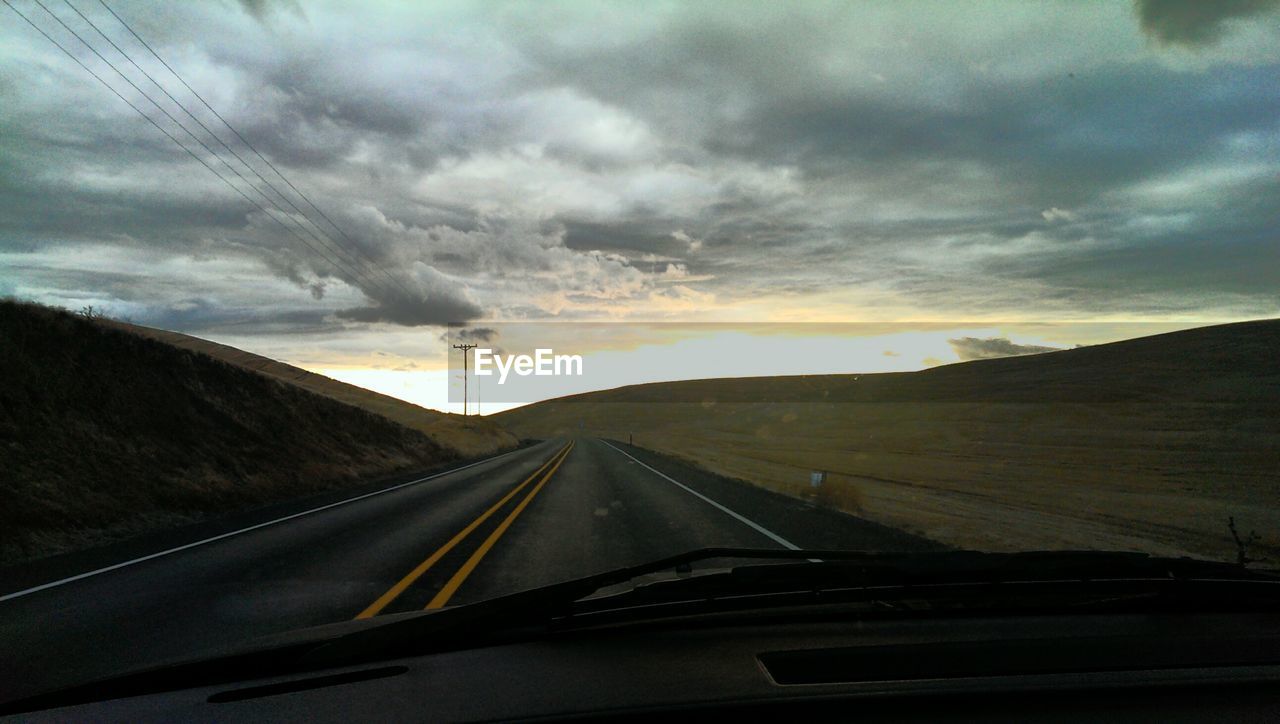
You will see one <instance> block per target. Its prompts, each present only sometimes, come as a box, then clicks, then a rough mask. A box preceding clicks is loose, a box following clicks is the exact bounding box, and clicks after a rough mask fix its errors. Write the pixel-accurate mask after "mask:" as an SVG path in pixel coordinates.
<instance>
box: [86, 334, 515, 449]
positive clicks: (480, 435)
mask: <svg viewBox="0 0 1280 724" xmlns="http://www.w3.org/2000/svg"><path fill="white" fill-rule="evenodd" d="M103 323H104V324H109V325H112V326H115V327H117V328H120V329H124V330H127V331H130V332H133V333H135V334H140V335H142V336H144V337H150V338H152V339H157V340H159V341H161V342H164V343H166V344H171V345H173V346H175V347H180V348H182V349H189V350H192V351H194V352H200V353H202V354H207V355H209V356H211V357H215V358H217V359H220V360H222V361H224V362H229V363H231V364H233V365H236V366H238V367H244V368H246V369H250V370H253V371H255V372H259V373H261V374H264V375H267V376H269V377H273V378H275V379H277V380H280V381H281V382H287V383H289V384H291V385H295V386H297V387H301V388H302V389H304V390H307V391H308V392H314V393H316V394H319V395H324V396H325V397H329V398H332V399H334V400H337V401H338V402H342V403H345V404H348V405H354V406H356V407H360V408H363V409H365V410H368V411H369V412H373V413H376V414H378V415H382V416H383V417H386V418H388V419H390V420H394V421H396V422H398V423H400V424H401V425H404V426H405V427H408V428H412V429H414V430H417V431H419V432H422V433H424V434H426V436H427V437H429V438H431V439H432V440H435V441H436V442H438V443H440V445H442V446H444V447H446V448H449V449H452V450H455V451H457V452H458V453H459V454H461V455H463V456H464V457H473V456H479V455H489V454H491V453H494V452H497V451H499V450H505V449H507V448H510V447H514V446H515V445H516V444H517V443H518V441H517V440H516V439H515V437H513V436H512V435H511V434H510V433H509V432H507V431H506V430H505V429H503V428H502V427H500V426H498V425H495V424H493V423H492V422H490V421H489V420H487V419H485V418H482V417H479V416H475V415H472V416H466V417H464V416H462V415H455V414H450V413H445V412H439V411H436V410H428V409H426V408H424V407H419V406H418V405H415V404H413V403H410V402H405V401H404V400H401V399H397V398H395V397H391V396H389V395H383V394H380V393H378V392H374V391H372V390H366V389H365V388H363V387H357V386H355V385H349V384H347V383H345V382H339V381H338V380H335V379H333V378H331V377H325V376H324V375H318V374H316V373H314V372H308V371H307V370H304V369H300V368H298V367H294V366H293V365H288V364H285V363H284V362H278V361H276V360H273V359H270V358H268V357H263V356H261V355H257V354H253V353H252V352H246V351H244V350H242V349H237V348H235V347H229V346H227V345H225V344H218V343H217V342H211V341H209V340H207V339H200V338H199V337H192V336H190V335H186V334H180V333H178V332H170V331H167V330H163V329H153V328H151V327H140V326H137V325H133V324H126V323H124V322H117V321H111V320H103Z"/></svg>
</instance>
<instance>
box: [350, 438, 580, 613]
mask: <svg viewBox="0 0 1280 724" xmlns="http://www.w3.org/2000/svg"><path fill="white" fill-rule="evenodd" d="M573 445H574V443H572V442H570V443H569V444H568V445H565V446H564V447H563V448H561V449H560V450H559V451H557V452H556V454H555V455H552V456H551V459H549V460H547V461H546V462H545V463H543V464H542V465H541V466H540V467H539V468H538V469H537V470H535V471H533V474H532V475H530V476H529V477H527V478H525V479H524V482H522V483H520V484H519V485H517V486H516V487H515V488H513V489H512V490H511V492H509V493H507V494H506V495H504V496H502V499H501V500H499V501H498V502H496V503H494V504H493V505H492V506H490V507H489V509H488V510H486V511H485V512H483V513H481V514H480V517H478V518H476V519H475V520H473V521H471V523H469V524H468V525H467V527H465V528H463V529H462V530H460V531H458V533H457V535H455V536H453V537H452V538H450V539H449V542H447V543H445V544H444V545H442V546H440V548H439V549H437V550H436V552H435V553H432V554H431V555H430V556H428V557H427V559H426V560H424V561H423V562H421V563H419V564H418V565H417V567H415V568H414V569H413V570H412V571H409V574H408V575H406V576H405V577H404V578H401V579H400V581H399V582H397V583H396V585H394V586H392V587H391V588H389V589H387V592H386V593H384V594H382V595H381V596H379V597H378V600H376V601H374V602H373V603H371V604H369V607H368V608H366V609H365V610H363V611H361V612H360V615H358V616H356V618H357V619H361V618H371V617H373V616H376V615H378V614H379V613H380V612H381V611H382V609H384V608H386V607H387V605H388V604H390V603H391V602H392V601H394V600H395V599H396V597H397V596H399V595H400V594H401V593H404V592H405V589H407V588H409V586H411V585H413V582H414V581H416V580H418V579H419V578H421V577H422V574H424V573H426V572H427V571H428V570H430V569H431V567H432V566H434V565H435V564H436V563H438V562H439V561H440V559H441V558H444V557H445V555H446V554H447V553H448V552H449V551H451V550H453V549H454V547H456V546H457V545H458V544H459V543H461V542H462V541H463V540H465V539H466V537H467V536H469V535H471V533H472V532H474V531H475V529H476V528H479V527H480V526H481V525H482V524H483V523H484V522H485V521H486V520H488V519H489V518H490V517H491V516H492V515H493V514H494V513H496V512H498V511H499V510H501V509H502V506H504V505H506V504H507V503H508V502H510V500H511V499H512V498H514V497H515V496H517V495H519V494H520V491H521V490H524V489H525V488H526V487H528V485H529V483H531V482H533V481H534V479H536V478H537V477H538V476H539V475H541V476H542V479H541V480H539V481H538V483H537V485H535V486H534V487H533V489H532V490H530V491H529V494H528V495H526V496H525V497H524V499H523V500H521V501H520V503H519V504H518V505H516V507H515V508H514V509H513V510H512V511H511V512H510V513H509V514H508V515H507V517H506V518H505V519H504V520H503V521H502V522H501V523H499V524H498V527H497V528H495V529H494V531H493V532H492V533H490V534H489V537H488V538H486V539H485V541H484V542H483V543H481V544H480V547H479V548H477V549H476V551H475V553H472V554H471V557H470V558H468V559H467V562H466V563H464V564H462V567H461V568H459V569H458V571H457V572H456V573H454V574H453V577H452V578H450V579H449V581H448V582H447V583H445V585H444V587H443V588H441V589H440V592H439V593H437V594H436V595H435V597H434V598H432V599H431V602H430V603H428V604H427V608H429V609H430V608H440V607H442V606H444V604H445V603H446V602H447V601H448V600H449V598H450V597H451V596H453V594H454V593H455V592H457V590H458V587H459V586H461V585H462V582H463V581H465V580H467V576H470V575H471V572H472V571H474V570H475V569H476V566H478V565H480V561H481V560H482V559H483V558H484V557H485V555H486V554H487V553H488V552H489V550H490V549H491V548H493V546H494V544H495V543H497V542H498V539H499V538H501V537H502V534H503V533H506V532H507V528H510V527H511V524H512V523H513V522H515V519H516V518H517V517H518V516H519V515H520V513H521V512H523V511H524V509H525V508H526V507H528V505H529V502H530V501H532V500H533V497H534V496H535V495H537V494H538V492H539V491H540V490H542V488H543V486H545V485H546V484H547V481H548V480H550V479H551V476H552V475H555V473H556V471H557V470H559V469H560V464H561V463H563V462H564V459H565V458H567V457H568V456H569V451H570V450H572V449H573Z"/></svg>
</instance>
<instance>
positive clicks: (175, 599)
mask: <svg viewBox="0 0 1280 724" xmlns="http://www.w3.org/2000/svg"><path fill="white" fill-rule="evenodd" d="M314 505H315V504H314V503H312V506H313V507H314ZM307 510H309V508H308V507H306V506H305V505H303V506H300V507H299V508H298V509H297V510H293V511H281V512H280V514H279V516H277V517H284V516H285V515H289V516H296V517H290V518H289V519H287V520H282V521H280V522H274V523H269V524H266V525H260V523H268V522H269V521H260V523H255V524H254V525H256V526H259V527H255V528H253V529H251V530H247V531H244V532H235V530H234V529H232V530H229V531H225V532H226V533H232V534H230V535H226V536H225V537H220V538H218V539H216V540H212V541H209V542H203V543H201V542H199V540H200V539H194V540H190V541H186V542H184V543H182V545H184V546H186V545H189V547H185V548H182V549H181V550H176V551H173V552H165V551H170V550H172V548H173V545H172V544H170V545H169V546H168V547H158V548H157V549H156V550H152V551H134V552H131V553H130V555H129V557H127V558H123V559H121V560H116V561H101V560H99V561H95V562H94V564H93V567H89V568H86V569H85V570H81V571H66V570H58V571H51V572H50V576H49V577H48V578H47V580H43V581H39V580H37V581H33V580H30V576H26V577H25V579H24V580H21V581H13V580H10V581H6V580H0V671H2V672H3V675H0V701H5V700H9V699H13V698H17V697H20V696H25V695H28V694H33V693H38V692H40V691H45V690H48V689H51V688H56V687H59V686H65V685H69V684H74V683H80V682H84V681H88V680H91V679H95V678H101V677H104V676H108V675H111V674H114V673H120V672H123V671H125V670H128V669H133V668H138V667H141V666H148V665H151V664H154V663H158V662H162V661H165V660H172V659H182V658H187V657H189V656H191V655H193V654H197V653H199V652H200V651H202V650H206V649H212V648H216V647H220V646H226V645H228V644H230V643H234V642H237V641H241V640H246V641H247V640H249V639H252V638H254V637H257V636H263V635H267V634H275V633H280V632H283V631H288V630H291V629H296V628H302V627H307V626H314V625H319V624H325V623H332V622H335V621H343V620H348V619H352V618H356V617H361V616H364V617H367V616H373V615H384V614H388V613H396V612H404V611H416V610H421V609H423V608H425V607H434V606H441V605H455V604H460V603H466V602H468V601H475V600H480V599H484V598H488V597H492V596H496V595H500V594H504V593H511V592H514V591H518V590H522V589H527V588H532V587H535V586H539V585H543V584H547V583H553V582H556V581H560V580H565V579H569V578H576V577H579V576H584V575H588V574H591V573H598V572H601V571H606V570H609V569H613V568H617V567H621V566H627V565H633V564H638V563H643V562H645V561H649V560H653V559H656V558H660V557H664V556H669V555H674V554H677V553H681V552H684V551H687V550H690V549H694V548H701V547H707V546H741V547H766V548H767V547H774V548H778V547H801V548H827V549H831V548H843V549H863V550H924V549H928V548H934V547H936V545H935V544H933V543H931V542H930V541H927V540H923V539H921V538H917V537H914V536H911V535H908V534H906V533H903V532H901V531H897V530H894V529H891V528H886V527H884V526H880V525H877V524H874V523H871V522H868V521H864V520H860V519H858V518H855V517H852V516H848V515H844V514H841V513H836V512H833V511H829V510H824V509H820V508H815V507H813V506H810V505H808V504H806V503H803V502H800V501H797V500H793V499H790V498H786V497H783V496H780V495H776V494H773V493H769V492H768V491H764V490H760V489H758V488H754V487H751V486H748V485H745V484H742V483H739V482H735V481H731V480H726V479H723V478H719V477H716V476H713V475H710V474H707V473H704V472H702V471H700V470H698V469H695V468H692V467H689V466H687V465H684V464H682V463H680V462H678V461H675V460H672V459H669V458H666V457H664V456H660V455H657V454H654V453H652V452H649V451H645V450H641V449H636V448H630V447H628V446H626V445H623V444H621V443H616V442H609V441H603V440H596V439H587V438H582V439H577V440H549V441H546V442H543V443H540V444H538V445H534V446H531V447H529V448H525V449H522V450H518V451H516V452H513V453H509V454H506V455H503V456H500V457H498V458H495V459H491V460H488V461H485V462H481V463H478V464H473V465H470V466H468V467H466V468H465V469H459V470H456V471H452V472H446V473H443V474H439V475H435V476H432V477H430V478H428V479H425V480H422V481H421V482H415V483H411V484H405V485H401V486H399V487H396V488H395V489H392V490H388V491H387V492H379V493H376V494H372V495H368V496H367V497H363V498H360V499H358V500H354V501H352V502H348V503H341V504H334V505H331V506H330V507H326V508H324V509H322V510H317V511H314V512H305V511H307ZM304 512H305V514H302V515H297V514H298V513H304ZM219 535H221V534H219ZM192 543H195V545H190V544H192ZM157 553H162V555H158V556H156V557H151V558H147V559H145V560H140V561H139V560H138V559H139V558H141V557H143V556H152V555H154V554H157ZM133 561H136V562H133ZM122 563H123V564H125V565H119V564H122ZM108 565H113V566H119V567H115V568H113V569H110V570H106V571H103V572H98V573H95V571H101V570H102V569H103V568H104V567H106V566H108ZM84 573H89V574H90V575H88V576H85V577H82V578H77V579H75V580H70V581H67V582H62V583H59V581H64V580H65V579H66V578H67V577H68V575H69V574H74V575H82V574H84ZM50 583H53V584H55V585H52V586H49V587H47V588H40V589H38V590H31V589H32V588H33V587H37V586H41V585H48V584H50Z"/></svg>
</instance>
